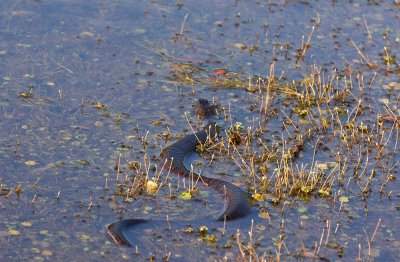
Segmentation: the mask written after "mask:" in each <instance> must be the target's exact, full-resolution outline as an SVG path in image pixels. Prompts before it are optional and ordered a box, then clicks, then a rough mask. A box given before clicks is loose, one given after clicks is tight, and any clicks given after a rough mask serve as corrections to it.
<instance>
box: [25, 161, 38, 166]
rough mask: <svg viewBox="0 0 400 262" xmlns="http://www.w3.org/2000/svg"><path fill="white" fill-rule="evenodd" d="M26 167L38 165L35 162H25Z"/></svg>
mask: <svg viewBox="0 0 400 262" xmlns="http://www.w3.org/2000/svg"><path fill="white" fill-rule="evenodd" d="M25 165H27V166H34V165H37V162H36V161H34V160H28V161H25Z"/></svg>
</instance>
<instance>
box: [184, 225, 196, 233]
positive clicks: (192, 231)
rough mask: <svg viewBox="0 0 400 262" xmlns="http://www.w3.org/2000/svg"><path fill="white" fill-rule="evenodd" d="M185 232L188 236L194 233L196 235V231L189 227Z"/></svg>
mask: <svg viewBox="0 0 400 262" xmlns="http://www.w3.org/2000/svg"><path fill="white" fill-rule="evenodd" d="M183 232H185V233H187V234H192V233H194V229H193V228H191V227H187V228H185V230H183Z"/></svg>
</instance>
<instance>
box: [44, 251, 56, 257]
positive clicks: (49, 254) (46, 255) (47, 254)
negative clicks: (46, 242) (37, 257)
mask: <svg viewBox="0 0 400 262" xmlns="http://www.w3.org/2000/svg"><path fill="white" fill-rule="evenodd" d="M42 255H43V256H45V257H49V256H52V255H53V253H52V252H51V251H50V250H43V251H42Z"/></svg>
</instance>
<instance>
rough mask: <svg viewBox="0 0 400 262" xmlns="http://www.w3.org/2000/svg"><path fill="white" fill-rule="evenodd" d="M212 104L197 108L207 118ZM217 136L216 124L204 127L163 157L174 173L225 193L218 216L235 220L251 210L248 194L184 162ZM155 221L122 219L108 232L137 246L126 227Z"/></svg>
mask: <svg viewBox="0 0 400 262" xmlns="http://www.w3.org/2000/svg"><path fill="white" fill-rule="evenodd" d="M209 106H210V105H209V103H208V101H207V100H205V99H199V103H198V107H197V109H196V113H197V115H199V116H200V117H204V116H207V115H209V114H210V111H211V110H210V107H209ZM216 137H217V126H216V124H215V123H209V124H207V125H206V127H204V128H203V130H201V131H199V132H197V133H194V134H191V135H188V136H185V137H183V138H182V139H180V140H178V141H177V142H175V143H174V144H172V145H170V146H169V147H167V148H165V149H164V150H163V152H162V153H161V157H162V158H163V159H164V160H166V161H167V165H166V166H167V167H169V166H171V171H173V172H174V173H176V174H178V175H181V176H187V177H189V176H190V178H193V180H199V181H203V182H204V183H205V184H206V185H207V186H209V187H211V188H213V189H215V190H217V191H218V192H221V193H223V194H224V195H225V199H226V202H225V209H224V211H223V212H222V213H221V214H220V215H219V216H218V218H217V220H218V221H224V220H225V219H226V220H232V219H236V218H240V217H244V216H246V215H247V214H249V213H250V203H249V198H248V195H247V193H245V192H244V191H243V190H241V189H240V188H239V187H237V186H235V185H233V184H232V183H230V182H227V181H224V180H221V179H218V178H211V177H207V176H204V175H201V176H200V175H199V174H197V173H194V172H190V171H189V170H188V169H187V168H186V167H185V165H184V158H185V157H186V156H187V155H189V154H192V153H194V152H196V147H197V146H198V145H199V144H204V143H205V142H206V141H207V139H208V138H211V139H213V138H216ZM152 221H153V220H146V219H123V220H121V221H119V222H115V223H113V224H110V225H108V234H109V235H110V236H111V238H112V239H113V240H114V241H115V242H116V243H117V244H118V245H126V246H134V243H132V242H131V241H130V240H129V239H128V238H127V236H126V230H127V229H128V228H130V227H133V226H135V225H138V224H143V223H151V222H152Z"/></svg>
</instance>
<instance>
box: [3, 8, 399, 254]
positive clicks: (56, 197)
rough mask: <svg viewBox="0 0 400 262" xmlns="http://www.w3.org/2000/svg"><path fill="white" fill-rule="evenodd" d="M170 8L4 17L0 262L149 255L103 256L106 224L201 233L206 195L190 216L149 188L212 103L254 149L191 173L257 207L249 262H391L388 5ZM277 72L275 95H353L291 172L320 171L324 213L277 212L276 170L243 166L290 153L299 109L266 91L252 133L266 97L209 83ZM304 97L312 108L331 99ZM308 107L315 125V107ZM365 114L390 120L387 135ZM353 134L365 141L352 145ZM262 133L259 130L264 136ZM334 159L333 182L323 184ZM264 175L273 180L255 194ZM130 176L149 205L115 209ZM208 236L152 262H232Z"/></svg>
mask: <svg viewBox="0 0 400 262" xmlns="http://www.w3.org/2000/svg"><path fill="white" fill-rule="evenodd" d="M179 3H180V2H179V1H176V2H171V1H123V0H119V1H100V3H99V1H79V0H71V1H67V0H65V1H61V0H59V1H8V0H5V1H2V2H1V3H0V10H1V11H0V39H1V41H0V68H1V69H0V119H1V122H0V132H1V135H0V137H1V138H0V163H1V165H0V183H1V186H0V187H1V196H0V207H1V210H2V212H1V214H0V217H1V221H2V223H1V224H0V235H1V237H0V242H1V252H0V253H1V254H0V258H1V259H2V260H15V261H20V260H60V261H65V260H67V258H68V260H78V259H79V260H81V259H82V258H85V260H88V261H96V260H111V259H120V260H123V259H126V260H128V259H132V258H135V259H144V258H145V257H146V255H147V254H143V256H142V257H140V258H138V257H136V255H135V254H134V250H132V249H125V248H120V247H117V246H116V245H115V244H114V243H112V242H111V241H110V239H108V238H107V236H106V232H105V228H106V225H107V224H110V223H112V222H115V221H117V220H118V219H119V218H130V217H145V218H147V217H153V218H162V219H164V218H165V217H166V215H169V217H170V218H171V219H185V220H190V219H192V218H199V217H203V218H204V225H207V224H208V223H207V219H208V218H210V217H216V216H217V214H218V213H220V212H219V211H220V209H221V208H222V204H221V202H222V199H223V197H222V196H219V195H218V193H215V192H213V191H210V190H205V191H204V192H203V191H201V192H200V193H199V195H197V196H196V198H197V199H199V201H191V200H183V199H181V197H180V196H181V193H182V192H183V191H184V190H183V189H182V188H183V183H184V182H183V181H182V180H179V181H180V182H177V181H178V179H177V177H176V176H174V175H173V174H170V176H169V178H168V179H167V178H166V173H165V172H161V173H160V172H159V170H160V167H161V166H162V161H161V160H160V159H159V154H160V151H161V149H162V148H164V147H165V146H166V145H168V144H170V143H171V142H173V141H175V139H178V138H179V136H178V137H177V135H185V134H189V133H190V132H191V128H190V125H191V126H192V128H193V129H197V128H200V127H201V125H202V124H203V123H202V121H200V120H198V119H197V118H196V117H195V116H194V114H193V110H192V105H193V104H194V103H195V102H196V100H197V99H198V98H199V97H204V98H207V99H209V100H212V99H215V100H216V101H217V103H219V104H220V108H221V111H222V112H225V116H226V120H227V121H224V117H223V116H224V114H221V116H220V119H219V123H220V124H221V125H222V126H223V127H224V128H225V129H228V128H229V126H230V124H231V123H232V124H235V123H236V122H240V123H241V125H243V127H244V130H247V128H249V127H251V128H252V129H251V132H250V133H251V135H250V136H251V137H252V138H253V140H252V141H251V143H249V144H248V145H247V146H246V144H245V143H242V144H241V145H240V146H238V152H235V151H229V152H231V153H232V157H228V156H227V155H228V154H227V153H226V152H222V153H221V155H222V157H217V159H216V160H215V161H214V164H213V166H212V167H210V168H205V169H206V170H205V171H204V172H209V173H213V174H214V175H215V174H218V173H223V174H225V176H223V177H222V178H223V179H227V180H230V181H232V182H235V183H237V185H239V186H241V187H242V188H244V189H246V188H250V193H252V194H253V193H254V186H255V187H256V188H257V189H258V191H259V192H261V193H263V194H264V197H265V200H264V201H262V202H259V203H257V206H256V207H254V209H255V211H256V213H257V211H258V212H262V211H263V210H264V209H265V211H264V212H268V214H269V216H270V220H269V219H265V218H259V217H258V215H255V216H253V217H252V218H253V219H255V226H254V236H253V240H252V241H253V242H252V246H253V247H255V246H257V248H255V249H254V251H251V252H252V254H253V255H255V256H259V257H262V256H263V254H265V255H264V257H266V258H268V257H271V258H275V259H277V256H278V255H277V254H278V253H281V259H282V260H296V259H300V260H301V259H304V258H305V259H307V258H311V257H314V258H317V257H323V258H327V259H330V260H355V259H357V258H358V257H359V253H360V254H361V255H360V256H361V258H363V259H365V260H374V259H376V260H384V259H386V260H388V261H390V260H391V261H393V260H395V259H396V258H397V257H399V252H398V249H399V246H400V240H399V238H398V231H399V226H398V223H396V222H397V221H398V219H399V215H400V214H399V209H400V208H399V207H400V200H399V196H400V195H399V190H398V186H397V180H396V177H397V176H398V159H399V149H398V148H399V146H398V138H399V125H398V123H397V124H396V120H395V119H396V116H397V117H398V116H399V109H398V98H399V80H398V79H399V78H398V76H399V70H400V68H399V56H400V49H399V35H400V32H399V29H398V28H399V19H400V18H399V15H398V10H399V7H398V4H396V1H340V2H336V1H236V2H234V1H228V2H227V1H202V2H201V3H200V2H199V1H183V5H179ZM305 46H307V48H304V47H305ZM357 48H358V49H359V50H357ZM181 63H184V64H188V65H190V66H192V69H190V70H189V73H192V75H190V77H188V76H187V75H185V77H188V78H186V79H182V78H178V77H176V73H177V71H176V68H177V66H176V65H180V64H181ZM273 63H274V75H275V76H276V77H281V78H282V79H281V81H283V82H286V83H289V82H292V81H298V82H296V83H297V84H298V83H299V81H301V80H304V78H305V77H309V76H310V75H311V73H314V75H316V76H318V75H320V76H321V81H322V82H324V81H328V79H329V77H330V76H332V75H335V76H338V77H339V78H337V77H334V81H333V84H332V85H333V86H334V87H338V92H339V91H343V90H348V93H347V95H346V97H341V98H340V99H338V101H337V102H336V101H333V102H332V103H330V104H329V106H324V107H323V108H321V109H322V110H323V112H325V117H326V119H327V121H328V122H329V125H328V128H327V131H326V133H324V132H317V133H316V134H314V135H313V136H312V137H311V138H310V140H309V141H307V143H306V144H305V146H304V149H302V151H301V153H300V155H299V156H298V157H297V158H294V159H293V165H296V164H297V165H298V167H299V169H298V170H301V165H303V166H306V169H305V170H309V168H312V166H314V165H315V166H316V165H318V163H320V164H321V163H322V164H327V165H328V167H329V168H328V169H324V166H321V169H320V171H321V170H323V171H322V172H321V173H323V175H324V176H325V177H324V178H322V180H321V181H322V183H323V182H324V181H328V182H329V183H332V186H331V193H330V195H329V196H328V197H321V196H320V195H319V194H318V192H317V191H318V188H319V187H321V186H322V185H321V184H322V183H319V184H318V183H317V186H316V188H315V189H314V190H313V193H312V194H310V195H307V194H301V193H297V194H293V192H292V194H290V192H289V191H290V190H287V191H285V192H283V191H282V195H281V197H282V198H281V199H280V201H277V202H274V201H275V200H276V198H277V197H278V195H279V192H278V191H277V190H276V187H277V184H276V181H277V180H278V179H277V177H278V175H277V173H276V172H277V171H276V169H275V168H277V167H279V163H278V164H277V163H276V161H275V162H274V161H272V163H269V162H268V161H267V162H262V163H255V167H256V172H255V173H256V176H255V177H253V176H251V175H250V173H251V172H250V171H249V169H248V168H247V167H246V165H245V164H243V163H242V162H241V158H240V156H242V158H243V159H244V160H245V162H246V163H247V165H248V166H249V165H250V160H249V159H250V156H251V155H252V154H253V153H254V154H257V155H262V154H265V152H267V151H268V152H269V153H268V155H269V156H272V155H274V154H275V155H276V156H277V157H278V159H279V158H280V157H282V152H281V151H282V146H283V144H284V143H283V142H282V141H285V142H286V143H287V147H288V148H289V147H291V146H293V144H294V140H293V137H294V135H295V134H296V129H299V132H303V133H305V132H306V131H305V130H306V128H309V127H310V126H311V125H310V124H309V123H310V118H309V117H302V116H301V113H299V110H300V111H301V110H304V105H300V103H299V101H298V100H297V99H296V98H294V97H293V96H290V95H288V93H287V92H286V93H285V92H273V97H272V99H271V101H270V108H269V109H270V111H269V113H268V114H269V117H268V118H267V121H264V117H263V116H260V113H259V111H260V106H261V101H264V98H265V95H266V91H265V90H263V91H261V92H257V91H256V92H255V93H251V92H247V91H246V90H244V89H243V88H227V87H221V86H218V85H214V84H212V80H213V79H214V78H215V77H218V71H215V70H216V69H221V68H222V69H226V70H230V71H232V72H237V74H238V75H240V76H243V78H241V79H240V81H241V83H246V76H253V75H260V76H263V77H266V76H268V75H270V72H271V64H273ZM368 64H369V65H370V66H369V65H368ZM194 67H196V68H201V69H202V71H195V70H194V69H193V68H194ZM178 68H181V67H179V66H178ZM316 69H318V70H320V71H321V72H320V74H317V70H316ZM316 79H317V80H318V77H316ZM193 80H198V82H196V81H193ZM303 91H304V90H303V89H302V88H301V87H299V88H298V92H300V93H301V92H303ZM315 92H316V93H317V94H320V95H321V99H322V98H323V97H324V95H326V96H328V94H321V93H318V92H319V91H318V90H316V91H315ZM325 98H326V97H325ZM335 107H337V108H336V109H335ZM307 108H308V109H309V112H312V115H313V116H314V118H315V119H316V123H318V124H321V122H320V119H321V116H320V115H319V113H318V112H321V111H318V108H317V107H316V105H315V104H314V105H307V107H306V109H307ZM335 110H336V111H335ZM296 112H297V113H296ZM331 112H337V114H336V113H331ZM185 113H186V116H187V117H185ZM378 114H381V115H383V116H386V117H387V118H388V120H387V121H384V122H383V124H382V125H380V124H379V121H378V119H379V116H378ZM309 115H310V114H309ZM332 116H337V117H336V118H335V117H332ZM288 118H290V119H291V120H292V121H293V122H294V123H295V124H294V125H292V124H291V122H290V121H289V120H288ZM339 119H340V120H341V121H342V125H341V124H340V123H339V122H338V120H339ZM304 120H306V121H305V122H304ZM352 120H354V121H352ZM302 121H303V122H302ZM189 123H190V125H189ZM351 123H352V124H353V125H354V126H355V127H356V128H354V126H351ZM364 127H365V128H366V130H367V131H365V133H363V132H361V131H360V130H363V128H364ZM257 128H260V130H261V129H262V131H263V132H262V133H261V134H260V135H259V137H256V135H255V133H254V132H255V130H256V129H257ZM343 130H345V131H343ZM383 131H384V132H383ZM242 132H244V131H242ZM252 132H253V133H252ZM344 134H346V136H347V137H346V138H345V139H347V140H345V139H344V138H343V135H344ZM341 137H342V138H341ZM357 141H358V142H357ZM368 141H370V142H368ZM316 145H318V146H316ZM265 148H268V150H267V149H265ZM316 149H318V150H317V151H316ZM230 150H231V149H230ZM274 150H275V151H276V152H275V153H273V152H274ZM217 151H218V150H217ZM314 151H315V152H316V153H314ZM221 155H220V156H221ZM224 156H226V157H224ZM144 159H145V160H144ZM205 159H207V156H205V157H202V158H197V160H196V159H195V160H194V161H195V162H194V163H198V162H201V161H202V162H203V163H204V164H203V165H202V166H201V167H200V168H204V167H205V166H206V165H207V161H206V160H205ZM338 159H340V160H341V162H340V163H339V165H340V168H339V169H338V168H337V169H334V168H333V167H334V166H335V164H338V162H339V161H338ZM235 160H236V161H235ZM130 161H136V162H137V163H139V164H140V165H141V168H140V171H138V172H136V171H134V170H129V168H128V163H129V162H130ZM331 162H333V163H334V164H330V163H331ZM118 163H120V164H121V165H120V171H121V173H120V174H119V175H118V177H117V170H115V166H116V165H117V164H118ZM145 163H147V166H146V165H145ZM263 165H264V167H266V168H267V171H266V177H267V181H271V182H270V184H269V185H268V186H267V188H266V189H265V188H264V191H262V189H261V188H260V183H261V182H260V181H261V177H262V172H261V171H260V167H261V166H263ZM155 166H157V169H156V170H154V167H155ZM274 170H275V172H274ZM141 172H144V173H148V175H149V177H150V178H152V177H158V176H159V177H160V180H159V182H161V181H162V182H163V183H164V184H165V186H164V187H163V188H162V189H161V190H160V192H159V194H157V196H151V195H149V194H146V193H142V194H140V190H139V191H135V194H134V195H131V196H128V197H127V196H126V193H127V192H126V191H122V193H118V192H120V191H119V190H120V189H119V187H118V186H116V184H124V180H126V181H127V183H126V184H125V185H128V186H129V185H131V184H130V183H131V179H132V178H133V177H136V178H140V177H141V178H143V176H145V175H146V174H144V175H142V176H141V175H140V173H141ZM138 173H139V174H138ZM300 173H301V172H300V171H298V172H295V173H294V175H295V176H296V177H298V176H300ZM329 178H332V180H329ZM117 179H118V181H117ZM310 180H311V177H309V180H308V182H309V181H310ZM303 182H304V184H307V183H308V182H307V179H305V180H304V181H303ZM168 183H171V190H172V191H170V189H169V188H168V186H167V184H168ZM178 185H179V189H178V191H177V190H176V187H178ZM185 186H187V181H185ZM252 187H253V188H252ZM122 189H123V190H126V189H127V188H126V187H124V186H122ZM199 189H200V190H203V188H202V187H199ZM252 190H253V191H252ZM171 192H172V193H171ZM171 194H172V195H173V196H175V197H172V199H171V198H170V197H169V196H170V195H171ZM341 197H342V198H341ZM347 200H348V201H347ZM259 209H261V211H260V210H259ZM264 215H265V213H264ZM249 220H250V218H249ZM244 224H245V225H241V226H238V227H241V230H242V232H243V235H242V236H243V240H244V241H245V243H249V241H250V240H249V238H248V234H247V232H248V231H249V230H250V226H249V225H250V223H249V221H246V223H244ZM328 232H329V233H328ZM216 236H217V241H216V242H215V243H209V242H207V241H205V240H204V239H203V238H202V237H199V236H192V237H190V236H189V237H188V238H184V240H180V241H181V242H179V241H178V245H174V244H172V246H169V248H167V249H166V250H162V251H160V250H158V252H157V253H158V254H160V253H165V254H168V252H171V254H170V259H171V260H174V259H180V258H182V257H187V256H191V258H192V259H193V260H201V259H203V258H204V256H207V257H209V258H210V259H219V258H222V257H227V259H228V260H231V259H236V258H239V259H243V257H242V255H241V254H242V253H241V251H240V249H239V247H238V244H237V242H236V240H234V241H233V243H232V245H231V247H229V248H223V244H225V242H224V241H222V239H221V238H218V236H219V235H216ZM165 239H168V237H167V236H165ZM321 239H322V240H321ZM219 240H221V241H219ZM280 240H281V241H280ZM282 241H283V242H282ZM255 243H257V244H255ZM279 243H281V244H279ZM282 243H284V245H283V244H282ZM167 244H168V245H170V244H171V243H169V242H168V243H167ZM179 244H182V245H183V246H184V248H179V246H180V245H179ZM161 246H163V245H161ZM160 249H162V247H160ZM243 249H246V248H245V247H243ZM192 250H194V251H192ZM199 250H201V252H200V251H199ZM244 256H245V257H247V258H248V255H247V253H246V252H245V255H244ZM158 258H159V257H158Z"/></svg>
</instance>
